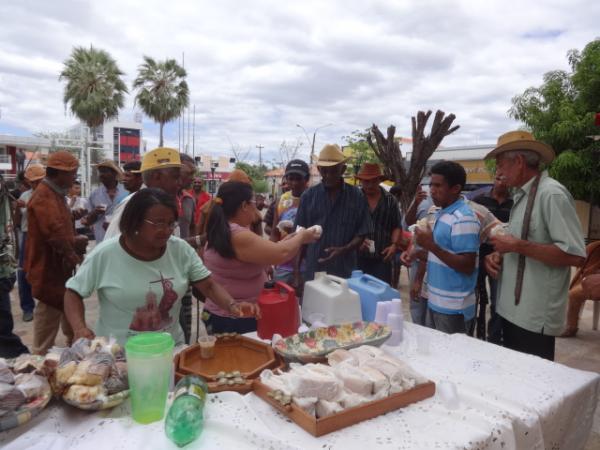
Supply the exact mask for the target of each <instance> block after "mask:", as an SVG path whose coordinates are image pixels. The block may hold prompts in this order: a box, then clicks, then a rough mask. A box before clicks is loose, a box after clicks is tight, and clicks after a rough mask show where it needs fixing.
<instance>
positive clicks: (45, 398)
mask: <svg viewBox="0 0 600 450" xmlns="http://www.w3.org/2000/svg"><path fill="white" fill-rule="evenodd" d="M51 398H52V389H50V386H49V385H48V389H47V391H45V392H44V393H43V394H42V395H41V396H39V397H36V398H34V399H33V400H31V401H29V402H27V403H25V404H24V405H22V406H21V407H20V408H19V409H17V410H16V411H13V412H9V413H7V414H5V415H4V416H2V417H0V431H6V430H10V429H11V428H14V427H18V426H19V425H23V424H24V423H27V422H29V421H30V420H31V419H32V418H34V417H35V416H37V415H38V414H39V413H40V411H41V410H43V409H44V408H45V407H46V405H47V404H48V402H49V401H50V399H51Z"/></svg>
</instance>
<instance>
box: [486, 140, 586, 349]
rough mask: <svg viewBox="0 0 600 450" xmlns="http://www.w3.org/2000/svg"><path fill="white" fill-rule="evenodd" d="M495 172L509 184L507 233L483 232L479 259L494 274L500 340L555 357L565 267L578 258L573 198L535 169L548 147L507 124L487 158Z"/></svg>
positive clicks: (580, 248)
mask: <svg viewBox="0 0 600 450" xmlns="http://www.w3.org/2000/svg"><path fill="white" fill-rule="evenodd" d="M491 158H494V159H495V160H496V177H497V178H499V179H500V180H502V181H503V182H505V183H506V185H507V186H508V187H511V188H513V189H514V195H513V200H514V204H513V207H512V209H511V212H510V221H509V226H508V232H507V233H506V234H501V235H498V236H496V237H493V238H491V239H490V243H491V244H492V245H493V246H494V249H495V252H494V253H492V254H490V255H488V256H487V257H486V260H485V265H486V269H487V271H488V273H489V274H490V275H491V276H492V277H495V278H496V277H499V278H498V280H499V281H498V298H497V306H496V312H497V313H498V314H499V315H500V316H501V317H502V334H503V339H504V345H505V347H508V348H511V349H513V350H517V351H521V352H524V353H530V354H533V355H537V356H540V357H542V358H546V359H550V360H554V341H555V336H558V335H559V334H560V333H561V331H562V329H563V326H564V321H565V305H566V302H567V295H568V291H569V280H570V276H571V266H581V265H582V264H583V263H584V262H585V246H584V241H583V235H582V232H581V224H580V223H579V220H578V218H577V213H576V212H575V202H574V201H573V197H572V196H571V194H570V193H569V191H567V189H566V188H565V187H564V186H563V185H561V184H560V183H558V182H557V181H556V180H553V179H552V178H550V177H549V176H548V173H547V172H545V171H542V170H541V169H540V166H541V164H545V165H548V164H550V163H551V162H552V160H553V159H554V151H553V150H552V148H551V147H550V146H548V145H546V144H544V143H543V142H540V141H536V140H535V139H534V138H533V136H532V135H531V133H528V132H526V131H510V132H508V133H505V134H503V135H502V136H500V137H499V138H498V145H497V146H496V148H494V150H492V151H491V152H490V153H489V154H488V155H487V156H486V159H491Z"/></svg>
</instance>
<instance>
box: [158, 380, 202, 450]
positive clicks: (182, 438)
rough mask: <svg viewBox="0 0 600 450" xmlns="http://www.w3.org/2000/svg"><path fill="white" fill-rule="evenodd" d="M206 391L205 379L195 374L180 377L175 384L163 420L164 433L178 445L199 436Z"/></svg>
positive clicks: (181, 445)
mask: <svg viewBox="0 0 600 450" xmlns="http://www.w3.org/2000/svg"><path fill="white" fill-rule="evenodd" d="M207 393H208V385H207V384H206V381H204V380H203V379H202V378H201V377H198V376H196V375H188V376H186V377H184V378H182V379H181V380H179V383H177V386H175V398H174V399H173V404H172V405H171V408H169V413H168V414H167V418H166V420H165V433H166V434H167V437H168V438H169V439H171V440H172V441H173V442H174V443H175V444H177V445H178V446H179V447H183V446H184V445H187V444H189V443H190V442H192V441H193V440H195V439H197V438H198V436H200V433H201V432H202V428H203V426H204V418H203V414H204V404H205V403H206V394H207Z"/></svg>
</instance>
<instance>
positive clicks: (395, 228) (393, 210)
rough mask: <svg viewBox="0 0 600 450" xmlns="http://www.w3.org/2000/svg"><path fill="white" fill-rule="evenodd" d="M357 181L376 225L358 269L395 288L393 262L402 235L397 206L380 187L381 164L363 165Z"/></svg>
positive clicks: (360, 255) (359, 255)
mask: <svg viewBox="0 0 600 450" xmlns="http://www.w3.org/2000/svg"><path fill="white" fill-rule="evenodd" d="M356 178H358V179H359V180H360V184H361V187H362V191H363V194H364V195H365V197H366V198H367V203H368V204H369V213H370V215H371V220H372V221H373V233H372V234H371V235H369V239H365V241H364V242H363V244H362V246H361V248H360V250H359V252H358V268H359V269H360V270H362V271H363V272H365V273H368V274H369V275H373V276H374V277H376V278H379V279H380V280H383V281H385V282H386V283H388V284H390V285H392V258H393V257H394V256H395V255H396V250H397V249H398V243H399V241H400V238H401V234H402V228H401V223H402V219H401V218H400V210H399V209H398V203H397V202H396V199H395V198H394V197H393V196H392V195H391V194H388V193H387V192H386V191H384V190H383V188H382V187H381V186H379V184H380V183H381V182H382V181H383V180H384V178H385V177H384V176H383V174H382V173H381V168H380V167H379V165H378V164H374V163H364V164H363V165H362V167H361V168H360V171H359V172H358V174H357V175H356Z"/></svg>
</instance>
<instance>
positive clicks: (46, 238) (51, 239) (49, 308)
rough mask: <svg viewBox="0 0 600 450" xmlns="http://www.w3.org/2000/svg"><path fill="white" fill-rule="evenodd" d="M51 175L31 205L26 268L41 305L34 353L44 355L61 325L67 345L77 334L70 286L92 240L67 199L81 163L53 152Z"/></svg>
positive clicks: (35, 323) (36, 318) (66, 154)
mask: <svg viewBox="0 0 600 450" xmlns="http://www.w3.org/2000/svg"><path fill="white" fill-rule="evenodd" d="M46 166H47V167H46V177H45V178H44V179H43V180H42V182H41V183H40V185H39V186H38V187H37V188H36V190H35V191H34V193H33V195H32V196H31V199H30V200H29V202H28V204H27V221H28V231H27V248H26V249H25V265H24V269H25V272H26V273H27V281H29V283H30V284H31V289H32V293H33V296H34V298H36V299H37V300H38V304H37V306H36V308H35V311H34V313H33V352H34V353H36V354H38V355H43V354H45V353H46V351H47V350H48V349H49V348H50V347H52V346H53V345H54V339H55V338H56V335H57V333H58V329H59V327H61V326H62V330H63V333H64V334H65V336H66V337H67V343H68V344H69V345H70V343H71V342H70V341H71V340H72V339H73V330H72V329H71V327H70V326H69V324H68V322H67V320H66V317H65V316H64V312H63V298H64V295H65V282H66V281H67V280H68V279H69V278H70V276H71V275H72V274H73V271H74V270H75V267H76V266H77V264H79V263H80V262H81V261H82V256H83V254H84V253H85V248H86V246H87V237H85V236H76V235H75V229H74V226H73V219H72V216H71V211H70V210H69V208H68V207H67V202H66V200H65V197H66V195H67V193H68V192H69V189H70V188H71V186H72V185H73V182H74V181H75V177H76V176H77V168H78V167H79V162H78V161H77V159H76V158H75V157H74V156H73V155H72V154H71V153H69V152H66V151H59V152H55V153H52V154H50V156H49V157H48V162H47V164H46Z"/></svg>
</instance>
